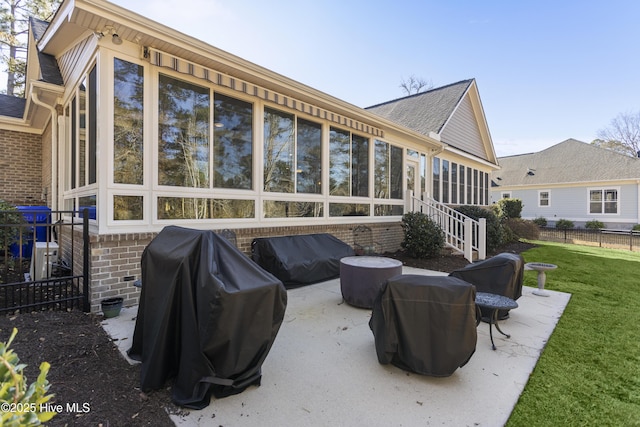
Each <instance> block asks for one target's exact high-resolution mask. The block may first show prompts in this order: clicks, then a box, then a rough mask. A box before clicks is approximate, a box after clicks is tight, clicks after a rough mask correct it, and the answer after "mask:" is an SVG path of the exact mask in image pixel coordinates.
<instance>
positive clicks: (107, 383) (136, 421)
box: [0, 243, 533, 427]
mask: <svg viewBox="0 0 640 427" xmlns="http://www.w3.org/2000/svg"><path fill="white" fill-rule="evenodd" d="M532 246H533V245H531V244H527V243H517V244H512V245H509V246H506V247H503V248H501V249H500V251H499V252H514V253H520V252H523V251H525V250H527V249H529V248H531V247H532ZM385 255H386V256H389V257H393V258H396V259H400V260H402V261H403V263H404V264H405V265H407V266H411V267H419V268H426V269H430V270H437V271H444V272H451V271H453V270H455V269H457V268H461V267H463V266H465V265H466V264H468V262H467V261H466V260H465V259H464V258H462V257H461V256H454V255H447V256H440V257H437V258H430V259H413V258H410V257H407V256H406V255H405V254H404V253H402V252H397V253H395V254H385ZM100 320H101V316H99V315H91V314H85V313H81V312H78V311H73V312H55V311H45V312H36V313H28V314H18V315H12V316H5V317H0V341H2V342H6V341H7V339H8V338H9V336H10V335H11V331H12V329H13V328H14V327H15V328H17V329H18V335H17V337H16V339H15V341H14V343H13V345H12V348H13V349H14V351H15V352H16V353H17V354H18V356H19V357H20V360H21V362H22V363H26V364H27V368H26V369H25V371H24V373H25V375H26V377H27V381H28V383H31V382H32V381H33V380H35V378H36V377H37V376H38V372H39V371H38V367H39V365H40V363H41V362H43V361H47V362H49V363H50V364H51V370H50V372H49V375H48V377H47V378H48V380H49V382H50V383H51V388H50V389H49V392H50V393H53V394H54V395H55V397H54V398H53V401H52V403H53V404H60V405H62V407H63V410H62V411H61V412H60V413H59V414H58V415H57V416H55V417H54V418H53V419H52V420H51V422H49V423H48V425H51V426H103V427H111V426H147V425H148V426H159V427H162V426H173V422H172V421H171V420H170V418H169V415H168V413H178V414H179V413H184V412H186V411H185V410H184V409H181V408H178V407H176V406H175V405H174V404H173V403H172V402H171V398H170V395H169V390H170V384H167V386H166V388H164V389H161V390H157V391H154V392H151V393H143V392H141V391H140V388H139V372H140V367H139V365H133V366H132V365H129V363H128V362H127V361H126V360H125V359H124V358H123V357H122V355H121V354H120V352H119V351H118V349H117V347H116V345H115V344H114V343H113V342H112V341H111V339H110V338H109V337H108V336H107V334H106V333H105V332H104V330H103V329H102V327H101V326H100Z"/></svg>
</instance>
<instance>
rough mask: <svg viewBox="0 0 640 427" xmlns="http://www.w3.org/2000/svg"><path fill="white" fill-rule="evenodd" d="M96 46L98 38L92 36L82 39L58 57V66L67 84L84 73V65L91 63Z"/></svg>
mask: <svg viewBox="0 0 640 427" xmlns="http://www.w3.org/2000/svg"><path fill="white" fill-rule="evenodd" d="M95 48H96V40H95V37H93V36H92V37H89V38H86V39H84V40H82V41H81V42H80V43H78V44H77V45H75V46H74V47H73V48H71V49H69V50H68V51H66V52H65V53H64V54H63V55H62V56H61V57H60V58H58V67H60V74H62V79H63V81H64V82H65V84H70V83H71V84H72V82H75V81H76V80H77V79H78V78H79V76H80V75H81V74H82V73H84V68H83V66H85V64H88V63H89V60H90V57H91V55H92V54H93V52H94V50H95Z"/></svg>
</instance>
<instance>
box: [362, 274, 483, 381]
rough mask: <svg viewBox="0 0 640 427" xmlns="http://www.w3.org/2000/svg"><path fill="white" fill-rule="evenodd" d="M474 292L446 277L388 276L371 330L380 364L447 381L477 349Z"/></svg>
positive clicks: (470, 286) (376, 305) (378, 301)
mask: <svg viewBox="0 0 640 427" xmlns="http://www.w3.org/2000/svg"><path fill="white" fill-rule="evenodd" d="M475 297H476V291H475V288H474V287H473V285H471V284H469V283H467V282H465V281H463V280H460V279H457V278H455V277H448V276H423V275H411V274H407V275H399V276H395V277H392V278H390V279H389V280H388V281H387V283H386V284H385V285H384V286H383V288H382V290H381V292H380V294H378V297H377V298H376V300H375V302H374V304H373V312H372V314H371V319H370V321H369V327H370V328H371V331H372V332H373V335H374V338H375V347H376V354H377V356H378V361H379V362H380V363H381V364H389V363H391V364H393V365H394V366H397V367H399V368H401V369H404V370H407V371H411V372H416V373H418V374H423V375H431V376H436V377H446V376H450V375H451V374H453V372H454V371H455V370H456V369H457V368H459V367H462V366H464V365H465V364H466V363H467V362H468V361H469V359H470V358H471V356H472V355H473V354H474V352H475V350H476V342H477V339H478V336H477V330H476V306H475Z"/></svg>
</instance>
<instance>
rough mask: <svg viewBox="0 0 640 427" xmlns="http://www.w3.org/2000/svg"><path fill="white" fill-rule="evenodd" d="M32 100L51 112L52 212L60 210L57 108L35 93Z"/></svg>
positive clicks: (32, 92)
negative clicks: (43, 100) (57, 178)
mask: <svg viewBox="0 0 640 427" xmlns="http://www.w3.org/2000/svg"><path fill="white" fill-rule="evenodd" d="M31 100H32V101H33V102H34V103H35V104H36V105H39V106H41V107H44V108H47V109H48V110H49V111H50V112H51V210H53V211H56V210H58V183H57V180H56V177H57V176H58V156H57V154H58V112H57V110H56V108H55V107H52V106H51V105H49V104H46V103H44V102H42V101H41V100H40V98H38V94H36V93H35V91H33V90H32V91H31Z"/></svg>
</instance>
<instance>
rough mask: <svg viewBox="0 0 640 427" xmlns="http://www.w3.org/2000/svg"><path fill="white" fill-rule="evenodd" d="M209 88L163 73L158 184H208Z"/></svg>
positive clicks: (183, 185) (159, 122)
mask: <svg viewBox="0 0 640 427" xmlns="http://www.w3.org/2000/svg"><path fill="white" fill-rule="evenodd" d="M209 92H210V91H209V89H207V88H205V87H202V86H197V85H194V84H192V83H188V82H185V81H182V80H177V79H174V78H172V77H169V76H165V75H162V74H160V79H159V90H158V93H159V95H160V98H159V103H158V104H159V105H158V135H159V139H158V184H160V185H171V186H176V187H189V188H208V187H209V104H210V95H209Z"/></svg>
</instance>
